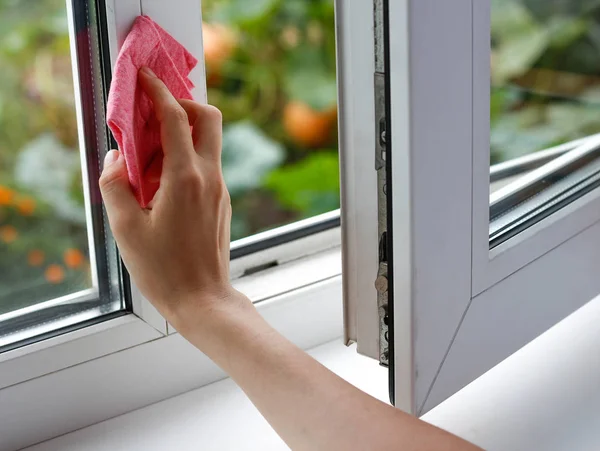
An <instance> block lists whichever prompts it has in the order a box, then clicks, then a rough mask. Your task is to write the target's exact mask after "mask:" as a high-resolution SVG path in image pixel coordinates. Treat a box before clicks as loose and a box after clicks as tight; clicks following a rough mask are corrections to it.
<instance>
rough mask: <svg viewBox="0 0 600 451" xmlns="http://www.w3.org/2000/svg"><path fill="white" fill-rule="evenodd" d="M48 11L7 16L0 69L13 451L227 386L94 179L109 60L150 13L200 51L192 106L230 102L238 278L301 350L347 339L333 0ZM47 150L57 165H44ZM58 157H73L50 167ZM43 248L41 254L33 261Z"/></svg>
mask: <svg viewBox="0 0 600 451" xmlns="http://www.w3.org/2000/svg"><path fill="white" fill-rule="evenodd" d="M38 3H39V5H37V7H36V8H35V10H34V9H33V7H31V6H30V5H29V6H28V5H27V2H19V1H9V2H4V4H3V5H2V6H0V12H1V19H0V22H2V24H3V25H2V26H0V33H4V34H0V60H1V62H2V67H3V68H8V69H9V70H6V71H4V72H3V74H2V75H0V80H1V81H2V83H1V84H0V122H2V127H1V128H2V131H0V159H2V164H1V165H0V185H2V188H3V189H2V191H0V201H2V204H1V205H0V227H4V226H5V225H6V226H11V227H12V228H11V227H9V228H7V229H2V230H6V231H7V232H6V233H4V232H3V235H2V236H1V237H0V239H1V240H2V242H0V246H2V247H0V251H1V252H0V265H6V266H1V269H2V271H4V268H5V267H6V268H8V270H10V271H13V272H10V273H5V272H0V282H1V283H0V309H3V310H1V311H0V399H2V401H0V404H2V408H1V409H0V436H1V437H2V445H0V448H3V447H7V448H9V449H11V448H21V447H24V446H27V445H30V444H33V443H36V442H38V441H41V440H44V439H47V438H50V437H53V436H56V435H59V434H62V433H65V432H68V431H70V430H74V429H77V428H79V427H82V426H84V425H89V424H91V423H93V422H96V421H101V420H103V419H106V418H109V417H112V416H115V415H119V414H120V413H123V412H125V411H128V410H132V409H135V408H138V407H141V406H143V405H147V404H149V403H151V402H154V401H157V400H159V399H164V398H165V397H167V396H172V395H175V394H178V393H181V392H183V391H187V390H190V389H192V388H195V387H198V386H199V385H203V384H207V383H210V382H213V381H215V380H217V379H218V378H221V377H223V374H222V373H221V372H220V371H219V370H218V369H217V368H215V367H214V366H213V365H212V364H211V363H210V362H209V361H208V360H207V359H206V358H204V357H203V356H201V355H199V354H198V352H197V351H196V350H194V349H193V348H191V347H190V346H189V344H187V343H186V342H185V340H183V339H182V338H181V337H180V336H179V335H178V334H177V333H176V331H175V330H173V328H172V327H171V326H170V325H168V324H167V323H166V322H165V320H164V319H163V318H162V317H161V316H160V314H159V313H158V312H157V311H156V310H155V309H154V308H153V307H152V306H151V304H150V303H149V302H148V301H147V300H145V299H144V298H143V296H142V295H141V293H140V292H139V290H137V288H136V287H135V285H134V284H133V283H131V282H130V281H129V280H128V275H127V272H126V270H125V268H123V267H122V266H121V262H120V259H119V256H118V250H117V247H116V245H115V243H114V241H113V239H112V237H111V234H110V229H109V227H108V226H107V222H106V221H105V215H104V212H103V210H102V203H101V197H100V193H99V190H98V186H97V181H98V178H99V173H100V169H101V164H102V163H101V161H102V159H103V156H104V154H105V152H106V151H107V150H108V149H109V148H110V147H111V145H114V143H112V141H111V137H110V134H109V133H108V130H107V129H106V126H105V118H104V109H105V102H106V96H107V91H108V87H109V86H110V75H111V67H112V66H113V65H114V63H115V61H116V57H117V54H118V50H119V48H120V46H121V44H122V43H123V41H124V39H125V37H126V36H127V33H128V31H129V29H130V27H131V24H132V23H133V20H134V19H135V18H136V17H137V16H138V15H140V14H147V15H149V16H151V17H152V18H153V19H154V20H156V21H157V22H158V23H159V24H160V25H161V26H162V27H163V28H165V29H166V30H167V31H168V32H169V33H171V34H172V35H173V36H174V37H175V38H176V39H177V40H179V41H180V42H181V43H182V44H183V45H185V46H186V47H187V48H188V49H189V50H190V52H191V53H192V54H194V55H196V56H197V57H199V60H200V63H199V65H198V67H197V68H196V69H195V70H194V71H193V72H192V74H191V75H190V77H191V79H192V80H193V82H194V84H195V85H196V88H195V90H194V92H193V93H194V95H195V98H196V99H197V100H198V101H206V99H207V97H208V100H210V102H211V103H214V104H216V105H217V106H219V107H220V108H221V109H222V110H223V113H224V156H223V164H224V172H225V177H226V182H227V184H228V187H229V189H230V190H231V193H232V200H233V203H234V212H235V213H236V217H235V218H234V223H233V229H232V232H233V234H232V235H233V236H232V239H233V243H232V252H231V259H232V263H231V276H232V279H233V283H234V285H235V286H236V288H238V289H240V290H242V291H243V292H244V293H246V294H247V295H249V297H250V298H251V299H252V300H253V301H254V302H256V303H257V308H258V310H259V311H260V312H261V313H262V314H263V315H264V316H265V317H266V318H267V319H268V320H269V321H270V322H271V323H272V324H273V325H274V326H275V327H277V328H278V329H279V330H281V331H282V332H283V333H284V334H285V335H286V336H287V337H288V338H290V339H291V340H293V341H294V342H296V343H298V344H299V345H300V346H302V347H304V348H307V347H312V346H315V345H317V344H320V343H324V342H326V341H329V340H332V339H335V338H336V337H338V336H339V335H340V333H341V317H342V313H341V276H340V273H341V267H340V252H341V251H340V241H341V238H340V228H339V224H340V213H339V203H340V192H339V170H338V145H337V142H338V140H337V117H336V116H337V107H336V101H337V86H336V49H335V26H334V8H333V1H332V0H297V1H291V2H280V1H270V2H262V3H261V5H254V6H252V7H249V6H248V5H247V2H245V1H237V0H236V1H234V0H205V1H203V2H202V3H201V2H200V0H178V1H177V2H176V3H168V2H163V1H162V0H86V1H75V0H71V1H67V2H66V6H65V3H64V1H62V0H42V1H40V2H38ZM41 17H43V18H44V19H43V20H42V19H40V18H41ZM274 35H275V36H277V39H273V38H272V37H273V36H274ZM203 54H204V55H205V59H206V64H205V61H204V58H202V55H203ZM9 82H10V83H9ZM11 83H12V84H11ZM206 87H207V88H208V89H205V88H206ZM19 108H20V109H21V110H22V111H21V110H19ZM13 110H14V111H13ZM26 110H27V114H28V116H26V113H25V111H26ZM8 113H10V114H8ZM17 113H18V114H17ZM32 115H33V116H34V119H35V120H33V121H32V120H31V117H32ZM7 121H8V122H7ZM16 137H18V139H20V140H22V141H23V143H17V142H16V141H15V140H16V139H17V138H16ZM11 140H13V141H11ZM29 143H33V145H31V146H30V147H32V148H33V152H32V156H30V157H29V160H26V161H25V163H26V164H24V165H22V167H23V168H25V169H23V170H22V172H21V173H23V174H24V177H25V178H24V180H25V181H31V183H33V185H31V186H30V185H28V184H27V183H25V182H23V181H22V180H21V179H19V178H17V176H16V175H15V174H17V171H16V169H15V168H17V167H18V164H19V161H20V160H21V159H23V158H25V157H24V155H27V149H28V145H29ZM40 149H41V150H40ZM36 152H37V153H36ZM47 152H50V153H51V156H52V158H46V159H44V158H41V157H39V154H41V155H42V156H45V155H46V153H47ZM52 152H53V153H52ZM55 154H56V155H60V156H61V157H64V159H65V161H66V162H63V163H62V164H55V163H56V158H58V157H56V155H55ZM55 157H56V158H55ZM49 160H51V161H49ZM60 161H62V160H60ZM5 163H6V164H5ZM33 169H36V170H38V171H39V170H40V169H41V173H42V175H43V176H44V177H45V178H39V177H37V176H34V172H33ZM41 180H44V181H45V182H44V183H45V184H44V185H40V183H41V182H40V181H41ZM57 193H58V194H57ZM61 196H62V197H61ZM59 201H60V202H59ZM63 201H64V202H63ZM61 202H62V203H61ZM69 202H70V203H69ZM65 205H72V209H68V208H66V207H65ZM15 231H16V236H15ZM5 238H6V239H5ZM5 241H6V242H5ZM30 247H31V249H30ZM30 250H40V251H42V252H34V253H32V254H31V258H30V260H29V261H28V256H30ZM38 262H39V263H38ZM59 266H60V269H61V270H62V272H60V271H59V269H58V267H59ZM48 267H50V269H51V270H50V272H49V274H50V277H47V279H49V280H47V279H44V273H45V272H46V270H47V268H48ZM17 274H18V275H19V277H20V278H22V280H19V281H17V277H16V275H17ZM46 276H48V275H46ZM59 276H60V277H59ZM63 278H64V279H63ZM59 279H60V280H59ZM36 281H37V282H36ZM4 290H6V291H4ZM16 295H18V296H16ZM175 356H177V358H174V357H175ZM106 374H111V375H114V377H112V376H111V377H110V378H107V377H106ZM115 380H118V381H119V383H114V382H115ZM39 399H43V400H44V401H43V402H39V403H38V402H29V401H30V400H31V401H34V400H39ZM65 399H69V406H70V407H69V408H65V407H64V400H65ZM24 400H26V401H27V402H23V401H24ZM90 406H94V408H93V409H90V408H89V407H90ZM9 413H10V415H9Z"/></svg>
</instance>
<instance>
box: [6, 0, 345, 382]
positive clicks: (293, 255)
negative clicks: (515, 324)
mask: <svg viewBox="0 0 600 451" xmlns="http://www.w3.org/2000/svg"><path fill="white" fill-rule="evenodd" d="M93 4H94V5H95V6H97V7H98V8H99V11H105V12H106V27H107V32H106V35H105V36H104V37H105V38H106V39H105V40H103V41H102V46H101V53H102V58H104V60H106V61H111V63H112V64H114V62H115V61H116V56H117V54H118V49H119V47H120V45H122V43H123V41H124V39H125V37H126V35H127V33H128V31H129V28H130V26H131V23H132V22H133V20H134V19H135V17H137V16H138V15H139V14H141V13H146V14H151V15H152V16H153V17H154V18H155V19H156V20H157V21H158V22H159V23H160V24H161V26H164V27H165V28H166V29H167V30H168V31H169V32H171V33H172V34H173V35H174V36H175V37H176V38H177V39H178V40H180V41H181V42H182V43H183V44H184V45H185V46H186V47H187V48H188V49H190V50H192V51H193V52H194V53H195V54H196V55H197V56H198V55H202V28H201V24H202V21H201V11H200V3H199V1H198V0H185V1H181V2H178V3H177V8H173V5H171V4H168V3H165V2H162V1H146V0H144V1H140V0H95V1H93ZM67 6H68V8H69V20H70V21H71V22H72V23H71V24H70V26H71V29H72V34H73V35H75V34H76V33H75V29H76V26H75V23H74V21H73V17H74V13H77V12H74V11H72V8H73V6H76V7H81V6H82V3H81V2H76V1H75V0H72V1H70V2H67ZM81 13H82V11H81V10H79V14H81ZM88 13H89V11H88ZM72 42H74V40H72ZM76 50H77V48H76V47H74V49H73V55H77V53H76ZM198 59H199V60H200V64H199V66H198V68H197V69H196V70H195V71H194V72H193V73H192V74H191V77H192V80H193V81H194V83H195V84H196V93H195V95H196V98H197V99H198V98H199V99H200V101H202V100H203V99H205V98H206V95H205V83H204V67H203V59H202V58H198ZM75 69H79V68H78V67H77V66H76V67H75ZM105 72H106V73H104V76H105V77H106V79H107V80H108V79H109V78H110V74H109V73H108V72H109V71H105ZM77 76H79V73H77ZM99 95H100V97H102V100H100V99H98V103H100V104H101V102H102V101H105V99H106V95H107V93H106V92H102V93H100V94H99ZM78 108H79V111H78V114H79V115H80V124H81V123H84V122H85V120H86V119H85V118H84V117H83V113H84V111H83V109H82V108H81V106H78ZM87 120H88V121H89V120H91V118H87ZM94 124H95V123H94ZM95 125H97V126H98V130H97V131H98V133H102V134H104V133H105V132H106V129H105V126H104V123H103V122H102V121H101V122H100V123H98V124H95ZM81 133H82V132H81ZM107 136H108V135H107ZM86 138H87V139H89V137H86V136H84V135H83V134H82V136H81V142H82V143H84V142H85V139H86ZM112 144H114V143H112ZM105 148H108V144H107V145H106V146H105ZM99 153H100V154H101V155H98V152H97V153H95V154H94V158H95V159H94V161H93V164H92V163H90V164H89V165H86V168H85V169H86V170H87V169H88V166H89V169H90V171H89V173H84V174H86V175H87V176H88V178H89V184H88V190H89V191H88V194H89V197H90V200H89V202H90V203H91V204H93V205H101V196H100V193H99V190H98V187H97V183H96V182H95V181H94V180H97V179H98V176H99V170H100V161H101V159H102V158H103V156H104V155H103V153H104V152H99ZM84 157H85V155H84ZM96 213H97V214H98V215H99V216H97V217H98V219H97V221H100V225H101V226H102V229H101V230H103V231H104V233H105V234H107V236H108V238H107V239H108V240H112V238H111V237H110V229H109V228H108V227H106V228H104V219H105V217H104V214H103V212H102V211H100V212H99V213H98V212H96ZM339 221H340V220H339V210H338V211H333V212H330V213H327V214H324V215H320V216H318V217H313V218H309V219H307V220H304V221H300V222H298V223H295V224H290V225H288V226H284V227H281V228H277V229H273V230H271V231H268V232H265V233H263V234H259V235H257V236H254V237H249V238H247V239H244V240H240V241H238V242H234V243H232V257H233V258H234V259H233V260H232V262H231V275H232V279H233V280H234V284H235V286H237V287H241V288H242V289H243V290H244V291H245V292H247V293H248V294H249V295H250V297H251V299H252V300H253V301H255V302H264V301H267V300H271V299H274V298H277V296H279V295H281V294H282V293H291V292H294V291H296V290H299V289H302V288H303V287H308V286H312V285H314V284H319V283H323V282H325V281H327V280H329V279H331V278H335V277H339V275H340V273H341V269H340V267H339V263H338V264H336V263H335V260H336V255H338V256H339V246H340V242H341V237H340V229H339ZM100 235H101V234H99V233H96V234H95V235H94V236H100ZM110 243H112V241H109V247H110V246H111V244H110ZM267 245H269V247H268V248H265V247H266V246H267ZM336 253H337V254H336ZM309 257H310V258H312V257H315V258H317V257H318V258H317V260H316V261H320V262H323V263H322V266H321V270H315V269H316V268H317V267H313V268H310V269H303V270H302V273H300V274H298V273H296V271H295V270H292V269H291V268H298V267H302V268H304V267H303V266H302V262H303V261H304V259H305V258H309ZM273 265H275V266H273ZM323 265H324V266H323ZM264 268H268V270H267V271H262V272H260V273H256V274H254V272H255V271H257V270H261V269H264ZM119 270H122V271H123V277H124V279H125V286H128V285H130V287H129V288H128V289H127V290H126V293H127V302H128V310H127V311H121V312H118V313H117V314H115V315H114V316H115V317H111V318H112V319H111V318H109V317H104V318H102V320H103V321H94V320H93V319H91V320H89V321H85V322H83V323H78V324H76V325H75V326H73V327H71V328H69V329H61V330H59V331H54V333H51V334H48V335H47V336H43V337H42V338H43V341H37V342H36V341H35V340H32V342H31V343H30V344H27V345H26V346H22V347H19V348H15V349H12V350H10V351H7V352H4V353H2V354H0V369H1V371H4V370H5V369H6V371H9V372H12V373H13V374H15V375H17V374H19V375H21V376H19V377H22V380H21V381H25V380H27V379H30V378H35V377H40V376H44V375H45V374H48V373H51V372H54V371H57V370H60V369H61V368H66V367H69V366H72V365H77V364H81V363H83V362H86V361H89V360H91V359H96V358H100V357H103V356H108V355H110V354H111V353H114V352H117V351H120V350H124V349H127V348H129V347H131V346H138V345H140V344H142V343H144V342H147V341H151V340H156V339H157V338H160V337H162V336H166V335H168V334H169V333H174V332H175V331H174V330H173V329H172V327H169V326H168V324H167V323H166V321H165V320H164V318H162V316H161V315H160V314H159V313H158V311H157V310H156V309H155V308H154V307H153V306H152V305H151V304H150V302H149V301H148V300H147V299H145V298H144V297H143V296H142V294H141V293H140V291H139V289H137V287H136V286H135V285H134V284H132V283H131V284H129V280H128V277H127V273H126V271H125V270H124V268H119ZM249 273H253V275H252V276H249V275H248V274H249ZM263 280H269V281H270V282H269V286H268V287H266V286H265V285H264V283H262V281H263ZM117 282H118V281H117V280H113V281H112V282H111V289H113V290H114V289H118V288H119V284H118V283H117ZM119 315H122V316H121V317H118V316H119ZM58 332H64V333H63V334H60V333H58ZM103 343H107V345H106V346H105V345H103ZM72 347H76V349H77V350H78V351H77V352H71V351H69V349H71V348H72ZM64 353H69V355H70V356H71V357H69V358H67V357H65V354H64ZM50 356H54V357H52V358H51V357H50ZM58 357H60V358H58ZM15 365H16V366H15ZM14 368H22V370H19V371H17V370H14V371H13V369H14ZM17 379H18V378H16V376H15V377H11V378H9V382H7V381H5V382H3V381H2V379H0V388H1V387H2V385H3V383H4V384H5V385H6V384H9V385H10V384H14V383H17V382H19V380H17Z"/></svg>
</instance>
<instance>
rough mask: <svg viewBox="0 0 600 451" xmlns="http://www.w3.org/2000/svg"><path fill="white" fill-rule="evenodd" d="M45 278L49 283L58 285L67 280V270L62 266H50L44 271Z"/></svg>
mask: <svg viewBox="0 0 600 451" xmlns="http://www.w3.org/2000/svg"><path fill="white" fill-rule="evenodd" d="M44 277H45V278H46V280H47V281H48V282H49V283H52V284H57V283H61V282H62V281H63V280H65V270H64V269H63V267H62V266H60V265H56V264H53V265H50V266H48V267H47V268H46V271H44Z"/></svg>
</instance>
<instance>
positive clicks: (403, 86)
mask: <svg viewBox="0 0 600 451" xmlns="http://www.w3.org/2000/svg"><path fill="white" fill-rule="evenodd" d="M365 2H366V3H370V6H371V7H372V1H371V0H365ZM340 3H344V6H346V7H347V8H348V10H351V11H349V12H347V15H348V16H349V17H350V18H351V20H352V22H353V25H354V28H350V29H352V30H353V29H356V27H359V29H358V31H357V32H356V34H360V35H361V36H363V38H367V35H366V33H367V30H366V28H365V27H367V26H369V25H371V27H372V13H371V15H368V14H370V13H369V11H368V10H367V6H369V5H366V4H362V3H361V2H356V3H354V2H353V3H352V4H345V2H342V1H340V2H338V5H339V4H340ZM361 5H362V6H361ZM490 5H491V4H490V0H455V1H452V2H448V1H447V0H398V1H396V0H389V1H388V6H389V15H390V23H391V24H392V26H390V27H389V39H390V45H391V49H392V51H391V53H390V66H389V67H388V70H389V71H390V77H389V78H390V82H391V83H390V84H391V86H390V99H389V100H390V103H391V118H390V120H391V125H390V126H391V130H390V131H389V137H390V139H391V146H392V147H391V155H392V157H391V160H392V176H393V183H392V187H391V190H390V189H389V187H388V191H390V192H391V196H392V216H393V229H392V232H393V260H394V269H393V273H392V274H390V277H392V278H393V286H394V289H393V290H394V293H393V296H394V312H393V314H394V334H395V336H394V359H395V365H394V386H395V399H394V401H395V404H396V406H398V407H400V408H402V409H404V410H406V411H409V412H412V413H414V414H418V415H421V414H423V413H425V412H427V411H429V410H431V409H432V408H433V407H434V406H436V405H438V404H439V403H441V402H442V401H444V400H445V399H447V398H448V397H449V396H451V395H453V394H454V393H456V392H457V391H458V390H459V389H461V388H462V387H464V386H465V385H467V384H468V383H469V382H471V381H473V380H474V379H476V378H477V377H479V376H480V375H482V374H483V373H485V372H486V371H487V370H489V369H490V368H492V367H493V366H495V365H496V364H498V363H499V362H500V361H502V360H504V359H505V358H506V357H508V356H509V355H511V354H512V353H513V352H515V351H516V350H518V349H519V348H521V347H522V346H524V345H525V344H526V343H528V342H530V341H531V340H532V339H534V338H535V337H537V336H538V335H540V334H541V333H543V332H544V331H546V330H547V329H548V328H550V327H551V326H553V325H554V324H556V323H557V322H558V321H560V320H561V319H563V318H564V317H566V316H567V315H569V314H570V313H572V312H573V311H575V310H576V309H578V308H579V307H581V306H582V305H584V304H585V303H587V302H588V301H590V300H591V299H593V298H594V297H595V296H596V295H597V294H598V293H600V278H599V277H598V273H599V272H600V253H598V252H597V249H598V248H600V222H599V221H600V192H599V190H595V191H592V192H590V193H588V194H586V195H584V196H582V197H581V198H580V199H578V200H577V201H575V202H573V203H572V204H571V205H569V206H567V207H566V208H563V209H562V210H561V211H559V212H557V213H555V214H553V215H551V216H550V217H548V218H546V219H544V220H542V221H540V222H539V223H537V224H536V225H534V226H532V227H531V228H529V229H528V230H526V231H524V232H522V233H521V234H519V235H518V236H516V237H514V238H511V239H510V240H508V241H507V242H505V243H503V244H502V245H500V246H498V247H496V248H494V249H493V250H491V251H490V248H489V202H490V194H489V189H490V166H489V155H490V121H489V116H490V103H489V102H490V63H489V61H490V52H491V49H490V13H491V12H490V9H491V8H490ZM361 15H362V16H363V17H364V19H363V20H364V21H368V20H370V21H371V22H370V23H369V24H366V23H364V22H361V20H360V16H361ZM365 16H366V17H365ZM344 17H345V16H344ZM342 28H345V27H344V26H342ZM363 29H364V30H363ZM371 33H372V29H371ZM348 42H352V36H350V38H349V41H348ZM354 46H355V47H354V50H353V51H354V52H362V53H363V54H364V55H365V56H364V57H366V54H367V52H368V50H367V48H366V46H361V44H360V38H359V41H358V42H354ZM344 48H345V49H346V48H348V46H347V45H345V46H344ZM361 49H362V50H361ZM364 57H363V58H364ZM371 57H373V54H371ZM359 60H360V58H358V59H357V61H359ZM363 61H364V60H363ZM369 70H372V68H371V67H365V65H364V62H363V63H362V64H358V63H356V64H354V65H352V74H353V77H355V78H356V79H360V78H361V77H362V78H363V79H364V80H365V84H366V80H368V77H369V74H368V71H369ZM360 73H362V75H360ZM371 86H373V84H371ZM346 105H348V104H347V103H346ZM358 107H359V108H360V106H358ZM354 108H355V109H356V106H355V107H354ZM357 111H358V110H357ZM357 111H354V112H353V113H352V114H354V113H355V114H360V113H358V112H357ZM344 114H351V113H344ZM372 139H373V141H371V143H370V144H369V143H367V144H366V147H367V149H368V150H367V151H363V150H359V149H355V150H354V151H353V152H347V153H345V154H344V159H345V160H346V161H351V162H352V165H353V167H355V168H364V167H370V166H372V165H373V159H374V155H373V152H374V139H375V136H374V135H373V136H372ZM343 167H344V165H343ZM345 167H346V170H345V171H343V173H344V175H345V176H346V177H348V178H349V179H353V180H357V177H358V176H360V173H359V172H358V171H354V172H353V171H352V170H349V169H348V163H346V165H345ZM371 172H372V174H373V175H372V176H369V178H368V180H367V182H366V183H367V185H365V186H364V191H368V190H371V189H372V188H373V187H374V186H375V179H374V177H375V175H374V173H375V171H374V170H373V171H371ZM363 177H364V176H363ZM350 184H352V183H350ZM346 185H349V183H346ZM348 192H349V191H348V188H344V190H343V193H344V195H346V196H348ZM352 201H353V202H354V207H353V208H354V210H355V211H359V212H363V214H361V215H359V216H357V217H358V220H357V222H356V223H354V224H353V223H350V224H348V223H347V222H343V224H344V237H345V238H344V243H345V244H346V243H348V244H349V246H350V247H351V248H350V251H352V253H350V251H348V248H347V247H345V248H344V249H345V250H346V251H348V252H347V254H346V255H345V257H344V271H347V270H348V269H349V268H350V269H352V268H353V267H354V270H353V271H352V273H353V274H356V275H357V279H356V280H352V281H348V282H347V283H346V284H345V289H346V291H345V304H346V311H345V321H346V323H345V326H346V339H347V341H349V342H350V341H357V342H358V349H359V352H361V353H363V354H366V355H369V356H371V357H374V358H378V357H379V347H378V344H379V324H378V316H377V304H376V302H377V301H376V297H375V296H376V295H375V290H374V289H373V288H372V287H373V282H374V280H375V276H376V273H377V266H376V265H374V264H373V262H372V261H371V260H372V259H370V258H369V259H367V260H365V261H363V260H362V259H357V258H356V256H360V255H363V252H369V248H365V247H364V246H365V245H366V243H367V242H368V240H371V241H372V240H373V236H372V234H373V227H375V224H377V216H376V214H375V213H374V212H373V210H372V209H369V207H368V206H369V204H372V202H373V199H372V195H371V194H366V193H365V194H363V191H358V192H356V191H355V192H354V197H353V199H352ZM345 205H346V204H345V203H344V206H345ZM353 256H354V257H353ZM352 287H359V289H361V290H363V292H364V293H365V295H364V296H361V297H357V296H356V294H357V293H358V291H357V289H356V288H352Z"/></svg>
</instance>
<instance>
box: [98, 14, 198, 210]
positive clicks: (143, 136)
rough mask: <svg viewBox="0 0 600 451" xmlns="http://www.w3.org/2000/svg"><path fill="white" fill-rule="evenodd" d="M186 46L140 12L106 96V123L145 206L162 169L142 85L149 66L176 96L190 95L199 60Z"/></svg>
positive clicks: (154, 123) (157, 138)
mask: <svg viewBox="0 0 600 451" xmlns="http://www.w3.org/2000/svg"><path fill="white" fill-rule="evenodd" d="M197 62H198V61H197V60H196V58H194V56H193V55H192V54H191V53H190V52H188V51H187V50H186V49H185V47H183V45H181V44H180V43H179V42H177V41H176V40H175V39H174V38H173V37H172V36H170V35H169V34H168V33H167V32H166V31H165V30H163V29H162V28H161V27H160V26H159V25H158V24H157V23H156V22H154V21H153V20H152V19H150V18H149V17H148V16H139V17H138V18H137V19H136V20H135V22H134V24H133V27H132V28H131V31H130V32H129V35H128V36H127V38H126V39H125V42H124V43H123V47H122V48H121V51H120V53H119V57H118V58H117V63H116V65H115V69H114V72H113V76H112V83H111V86H110V93H109V95H108V105H107V122H108V126H109V127H110V129H111V130H112V132H113V135H114V137H115V139H116V141H117V143H118V145H119V150H120V151H121V152H122V153H123V155H124V156H125V162H126V164H127V173H128V175H129V183H130V184H131V186H132V188H133V192H134V194H135V196H136V198H137V200H138V202H139V203H140V205H141V206H142V207H146V206H147V205H148V203H149V202H150V201H151V200H152V199H153V198H154V195H155V194H156V191H157V190H158V188H159V185H160V174H161V172H162V159H163V153H162V146H161V140H160V124H158V122H157V121H156V120H151V119H152V116H153V114H154V113H153V108H152V101H151V100H150V99H149V98H148V96H147V95H146V94H145V93H144V92H143V91H142V89H141V88H140V86H139V85H138V70H139V69H140V68H141V67H142V66H148V67H149V68H150V69H152V71H153V72H154V73H155V74H156V75H157V76H158V78H160V79H161V80H162V81H163V82H164V83H165V85H166V86H167V88H169V90H170V91H171V93H172V94H173V96H175V98H178V99H179V98H182V99H192V93H191V92H190V90H191V89H192V88H193V87H194V85H193V83H192V82H191V81H190V80H189V79H188V75H189V74H190V72H191V71H192V69H193V68H194V67H195V66H196V64H197Z"/></svg>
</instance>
